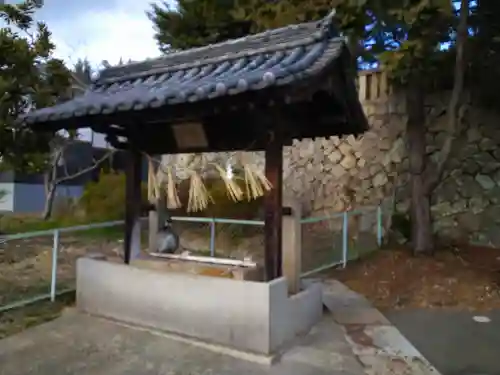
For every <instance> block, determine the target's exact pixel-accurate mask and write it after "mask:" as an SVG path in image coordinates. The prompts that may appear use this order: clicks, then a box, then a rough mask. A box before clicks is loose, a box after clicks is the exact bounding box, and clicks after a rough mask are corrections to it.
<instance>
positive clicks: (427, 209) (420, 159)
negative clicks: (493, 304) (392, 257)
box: [406, 83, 434, 254]
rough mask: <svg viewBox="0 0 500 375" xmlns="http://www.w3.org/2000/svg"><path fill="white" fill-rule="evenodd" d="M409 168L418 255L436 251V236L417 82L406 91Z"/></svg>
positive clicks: (420, 91)
mask: <svg viewBox="0 0 500 375" xmlns="http://www.w3.org/2000/svg"><path fill="white" fill-rule="evenodd" d="M406 104H407V113H408V120H407V124H406V126H407V129H406V134H407V137H408V151H409V162H410V165H409V169H410V186H411V205H410V220H411V245H412V248H413V251H414V253H415V254H422V253H427V254H432V253H433V252H434V236H433V230H432V217H431V195H430V191H429V188H428V183H427V181H426V174H425V171H426V165H427V156H426V151H425V149H426V140H425V134H426V126H425V125H426V124H425V107H424V91H423V88H422V86H421V85H420V84H419V83H415V84H414V85H412V86H411V87H410V88H408V90H407V91H406Z"/></svg>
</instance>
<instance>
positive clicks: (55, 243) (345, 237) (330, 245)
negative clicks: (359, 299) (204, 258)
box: [0, 206, 384, 313]
mask: <svg viewBox="0 0 500 375" xmlns="http://www.w3.org/2000/svg"><path fill="white" fill-rule="evenodd" d="M368 213H371V214H373V213H375V229H374V230H372V229H373V228H371V227H370V225H369V227H370V230H369V232H370V233H372V232H374V236H375V245H374V246H373V249H376V248H379V247H380V246H381V245H382V241H383V233H384V228H383V209H382V206H377V207H365V208H363V209H359V210H355V211H347V212H342V213H334V214H332V215H328V216H323V217H310V218H304V219H301V220H300V222H301V229H302V238H303V239H304V238H306V239H307V237H308V236H309V235H311V236H312V237H311V241H310V243H307V241H306V243H304V241H303V244H302V253H303V257H304V258H305V262H304V261H303V262H302V264H303V269H302V277H306V276H309V275H311V274H315V273H319V272H321V271H324V270H327V269H329V268H332V267H335V266H339V265H340V266H343V267H345V266H346V264H347V262H348V261H349V260H352V259H356V258H357V257H359V256H360V254H354V253H353V248H355V247H356V246H354V245H355V244H354V243H353V241H354V239H356V238H357V237H356V236H357V235H355V234H354V233H350V230H352V225H350V224H352V223H350V221H349V220H350V218H354V217H356V216H366V215H367V214H368ZM144 220H147V218H142V221H144ZM172 220H173V221H174V226H176V225H178V226H179V227H178V228H180V229H179V230H180V237H181V247H182V246H183V241H186V240H185V237H184V236H183V233H182V225H186V223H189V224H188V225H191V226H190V227H187V228H186V227H184V229H187V230H188V232H190V233H191V232H193V231H196V230H193V225H192V224H194V223H199V224H208V228H206V227H204V228H198V238H201V237H202V238H203V240H207V241H208V244H205V243H204V242H202V244H201V245H200V246H199V247H198V248H196V249H192V248H189V246H186V247H184V249H185V250H189V251H193V252H198V253H202V252H206V253H207V255H208V254H209V255H210V256H216V255H221V254H222V256H227V255H228V254H227V253H226V252H225V251H224V249H223V247H224V246H220V244H219V243H218V242H217V241H216V239H220V237H224V236H226V237H231V236H233V234H234V232H237V234H234V236H233V237H238V238H239V239H240V240H248V237H252V236H253V238H256V239H257V241H259V242H258V243H256V242H255V241H254V242H253V243H246V244H245V246H246V247H247V248H252V250H253V251H262V253H261V254H262V255H263V251H264V248H263V241H264V238H263V233H262V232H259V230H260V231H261V229H258V230H257V231H255V229H253V230H252V229H251V228H252V227H253V228H256V227H257V228H263V226H264V221H262V220H235V219H223V218H210V217H173V218H172ZM332 222H338V225H337V227H336V226H335V225H327V227H326V228H325V227H324V225H323V227H321V225H320V227H321V228H319V230H316V229H318V228H316V229H314V228H315V226H317V225H318V224H325V223H327V224H328V223H332ZM123 224H124V222H123V221H112V222H105V223H98V224H89V225H78V226H73V227H66V228H56V229H50V230H43V231H35V232H27V233H18V234H11V235H5V236H1V237H0V251H2V247H4V246H6V244H8V242H9V241H13V240H26V239H33V238H37V237H50V236H52V241H51V244H50V243H49V244H46V247H47V248H46V252H47V253H48V252H50V253H51V254H50V283H49V286H48V291H47V292H46V293H40V294H38V295H36V296H34V297H31V298H24V299H21V300H19V301H14V302H10V303H7V304H5V301H2V298H1V297H2V296H0V313H1V312H4V311H7V310H12V309H15V308H18V307H22V306H25V305H29V304H32V303H35V302H39V301H43V300H50V301H52V302H54V301H55V300H56V298H57V297H58V296H59V295H62V294H65V293H68V292H71V291H74V287H71V288H65V289H64V288H63V289H62V290H58V286H59V287H61V286H60V285H58V281H59V282H60V283H61V284H64V280H63V281H60V280H58V271H59V269H60V267H61V266H62V265H61V264H59V262H60V261H61V262H63V263H64V262H65V261H66V259H65V258H60V257H61V255H60V253H61V251H62V250H63V249H62V248H61V235H62V234H65V233H75V232H83V231H88V230H92V229H98V228H110V227H116V226H120V225H123ZM224 225H226V227H225V230H226V233H225V234H224V233H223V232H221V231H220V227H223V226H224ZM238 226H239V227H238ZM309 226H312V227H313V229H314V230H310V229H311V228H310V227H309ZM242 227H247V228H246V229H245V228H243V229H244V231H241V230H242ZM249 229H250V230H249ZM228 232H229V234H228ZM372 234H373V233H372ZM322 235H323V236H324V235H326V236H327V237H328V236H330V237H329V238H327V241H326V243H324V244H325V246H324V248H319V247H320V245H322V241H321V236H322ZM187 236H189V233H187ZM198 242H199V241H198ZM353 244H354V245H353ZM184 245H185V244H184ZM37 246H38V245H37V244H36V243H35V252H36V251H38V247H37ZM49 246H51V247H52V248H51V250H50V247H49ZM360 246H361V247H363V249H365V248H368V247H371V245H370V246H366V244H361V245H360ZM18 247H20V246H19V245H18ZM86 247H87V246H86V245H85V246H84V248H86ZM90 247H92V246H90ZM234 247H237V246H236V245H234V243H230V244H226V249H227V248H229V249H233V248H234ZM256 247H262V248H261V249H257V250H255V248H256ZM339 249H340V253H339ZM373 249H371V248H370V251H371V250H373ZM23 250H24V249H14V250H13V251H14V252H15V253H16V254H19V253H18V252H22V251H23ZM77 255H78V256H81V254H80V253H79V254H77ZM0 261H1V260H0ZM307 262H309V263H311V262H312V263H314V264H312V263H311V264H309V265H307V264H306V266H305V267H304V264H305V263H307ZM66 263H67V262H66ZM63 265H64V264H63ZM75 271H76V270H73V269H71V271H70V273H74V274H72V275H71V277H73V278H74V277H75V274H76V272H75ZM21 272H22V270H21ZM1 276H2V275H0V282H2V277H1ZM4 280H5V279H4ZM0 287H1V285H0ZM37 290H38V289H37ZM0 291H1V288H0ZM0 293H1V292H0ZM16 293H17V292H16ZM16 293H14V294H15V295H16V296H17V294H16ZM2 303H4V304H3V306H2Z"/></svg>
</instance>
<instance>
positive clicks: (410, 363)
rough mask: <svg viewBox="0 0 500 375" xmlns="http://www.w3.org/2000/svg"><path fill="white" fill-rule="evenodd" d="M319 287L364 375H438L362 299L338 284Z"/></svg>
mask: <svg viewBox="0 0 500 375" xmlns="http://www.w3.org/2000/svg"><path fill="white" fill-rule="evenodd" d="M323 285H324V288H323V303H324V304H325V306H327V308H328V309H329V310H330V311H331V313H332V315H333V318H334V320H335V321H336V322H337V323H338V324H339V325H340V326H341V327H342V328H343V330H344V332H345V335H346V338H347V340H348V341H349V343H350V344H351V346H352V349H353V352H354V354H355V355H356V356H357V358H358V360H359V362H360V363H361V364H362V365H363V367H364V370H365V373H366V374H368V375H393V374H394V375H396V374H398V375H424V374H435V375H438V374H439V372H438V371H437V370H436V368H435V367H434V366H433V365H432V364H430V363H429V362H428V361H427V359H426V358H425V357H424V356H423V355H422V354H421V353H420V352H419V351H418V350H417V349H416V348H415V347H414V346H413V345H412V344H411V343H410V342H409V341H408V340H407V339H406V338H405V337H404V336H403V335H402V334H401V333H400V331H399V330H398V329H397V328H396V327H394V326H393V325H392V324H391V323H390V321H389V320H387V319H386V318H385V316H384V315H382V314H381V313H380V311H378V310H377V309H375V308H373V307H372V305H371V304H370V302H369V301H368V300H367V299H366V298H364V297H363V296H362V295H360V294H358V293H355V292H353V291H352V290H350V289H349V288H347V287H346V286H345V285H344V284H342V283H340V282H338V281H334V280H329V281H325V282H324V284H323ZM469 375H472V374H469Z"/></svg>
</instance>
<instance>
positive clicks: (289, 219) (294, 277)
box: [282, 199, 302, 294]
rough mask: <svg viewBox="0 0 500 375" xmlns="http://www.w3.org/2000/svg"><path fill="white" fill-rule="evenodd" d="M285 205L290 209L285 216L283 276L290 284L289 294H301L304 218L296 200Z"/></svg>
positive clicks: (290, 200) (288, 201)
mask: <svg viewBox="0 0 500 375" xmlns="http://www.w3.org/2000/svg"><path fill="white" fill-rule="evenodd" d="M284 205H285V206H286V207H288V208H290V212H289V214H288V215H286V214H284V216H283V233H282V235H283V255H282V257H283V259H282V264H283V276H285V277H286V281H287V283H288V292H289V293H290V294H296V293H298V292H300V273H301V271H302V266H301V261H302V227H301V224H300V219H301V217H302V212H301V206H300V203H299V202H298V201H296V200H295V199H288V200H287V201H286V202H284Z"/></svg>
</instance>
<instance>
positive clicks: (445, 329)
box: [386, 309, 500, 375]
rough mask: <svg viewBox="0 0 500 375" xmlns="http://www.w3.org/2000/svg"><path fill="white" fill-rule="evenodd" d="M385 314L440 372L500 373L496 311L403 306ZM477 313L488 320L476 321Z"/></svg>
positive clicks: (499, 318)
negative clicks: (406, 307)
mask: <svg viewBox="0 0 500 375" xmlns="http://www.w3.org/2000/svg"><path fill="white" fill-rule="evenodd" d="M386 316H387V317H388V319H390V320H391V322H392V323H393V324H394V325H395V326H396V327H397V328H398V329H399V330H400V331H401V332H403V334H404V335H405V336H406V337H407V338H408V339H409V340H411V342H412V343H413V344H414V345H415V346H416V347H417V348H418V349H419V350H420V351H421V352H422V353H423V354H424V355H425V356H426V357H427V359H429V361H431V362H432V363H433V364H434V365H435V366H436V368H437V369H438V370H439V371H440V372H441V373H442V374H443V375H500V359H499V354H500V310H496V311H494V312H488V313H477V312H476V313H474V312H468V311H457V310H446V309H425V310H424V309H406V310H398V311H389V312H387V313H386ZM477 316H486V317H488V318H489V319H490V322H488V323H478V322H476V321H474V319H473V318H474V317H477Z"/></svg>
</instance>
